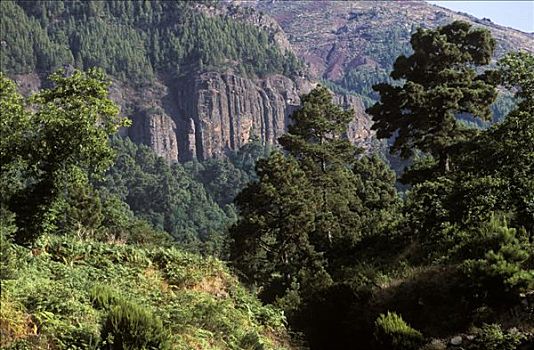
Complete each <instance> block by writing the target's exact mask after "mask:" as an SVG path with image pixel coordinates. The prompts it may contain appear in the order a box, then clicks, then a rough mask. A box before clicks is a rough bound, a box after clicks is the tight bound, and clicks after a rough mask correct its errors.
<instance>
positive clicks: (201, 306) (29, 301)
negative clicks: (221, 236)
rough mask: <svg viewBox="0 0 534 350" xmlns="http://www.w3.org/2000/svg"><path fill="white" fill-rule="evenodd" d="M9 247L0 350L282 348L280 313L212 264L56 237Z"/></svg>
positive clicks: (163, 251)
mask: <svg viewBox="0 0 534 350" xmlns="http://www.w3.org/2000/svg"><path fill="white" fill-rule="evenodd" d="M14 246H15V250H16V251H17V252H18V251H20V252H18V253H17V254H16V255H15V258H14V261H15V263H16V266H17V275H16V276H14V277H13V278H12V279H9V280H6V279H2V280H1V289H2V295H1V297H2V308H1V309H0V332H1V334H2V339H1V340H0V341H1V346H2V348H6V349H15V348H17V346H22V344H23V343H26V344H27V348H31V349H46V348H55V349H58V350H61V349H65V350H66V349H96V348H105V349H107V348H111V349H116V348H121V349H123V348H128V347H129V348H136V349H139V348H143V346H145V347H146V348H151V347H150V346H149V344H148V343H147V342H148V341H150V339H152V340H153V341H157V342H160V341H164V340H167V344H169V345H171V346H172V347H173V348H175V349H184V350H185V349H191V348H201V349H240V348H242V346H245V344H248V345H250V344H252V343H254V344H256V345H258V344H261V346H263V349H275V348H276V349H281V348H284V347H285V346H284V345H282V344H278V343H276V341H277V340H275V339H277V338H278V337H279V339H280V340H283V339H284V338H285V337H287V336H286V335H284V334H285V330H284V328H285V320H284V317H283V315H282V313H281V312H280V311H278V310H276V309H274V308H272V307H266V306H263V305H261V303H260V302H259V301H258V300H257V299H256V298H255V297H254V296H253V295H252V294H250V293H249V292H248V291H247V290H245V289H244V288H243V287H242V286H240V285H239V284H238V283H237V281H236V279H235V277H233V276H232V275H230V273H229V272H228V271H227V269H226V268H225V266H224V265H223V263H221V262H220V261H219V260H216V259H214V258H202V257H200V256H197V255H192V254H188V253H184V252H182V251H179V250H177V249H175V248H162V247H156V246H141V245H138V244H134V245H129V244H116V243H104V242H98V241H94V240H87V239H85V240H80V239H79V238H75V237H65V236H41V237H40V238H39V239H38V241H37V242H36V244H35V245H34V248H33V249H32V250H30V249H28V248H24V247H21V246H18V245H16V244H15V245H14ZM133 300H135V304H134V303H133V302H132V301H133ZM141 305H142V306H141ZM253 335H255V336H253ZM253 337H254V342H253V341H252V338H253ZM112 338H113V344H112V343H111V339H112ZM108 340H109V341H108ZM16 344H19V345H16ZM159 344H160V345H159V346H158V345H155V346H153V348H162V346H161V345H162V343H159ZM152 345H154V343H152ZM258 346H260V345H258Z"/></svg>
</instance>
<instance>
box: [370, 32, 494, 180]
mask: <svg viewBox="0 0 534 350" xmlns="http://www.w3.org/2000/svg"><path fill="white" fill-rule="evenodd" d="M410 43H411V45H412V48H413V51H414V52H413V54H412V55H410V56H409V57H406V56H404V55H401V56H399V58H397V60H396V61H395V64H394V69H393V71H392V72H391V77H392V78H393V79H394V80H397V81H398V82H396V83H394V84H378V85H375V86H374V89H375V90H376V91H378V92H379V94H380V101H379V102H377V103H376V104H375V105H374V106H372V107H371V108H369V109H368V110H367V112H368V113H369V114H371V115H372V117H373V121H374V124H373V129H374V130H376V131H377V136H378V137H379V138H391V137H394V141H393V144H392V146H391V152H392V153H397V152H398V153H400V155H401V156H402V157H404V158H408V157H410V156H412V155H413V153H414V151H416V150H419V151H422V152H424V153H427V154H430V155H431V156H432V157H433V159H434V160H435V162H436V163H437V164H436V165H435V171H436V172H437V173H439V174H443V173H447V172H448V171H450V170H451V164H450V153H451V150H452V149H453V148H454V146H455V145H457V144H458V143H460V142H461V141H465V140H467V139H469V138H471V137H473V135H474V133H475V131H474V130H470V129H467V128H466V127H463V126H462V125H461V124H460V123H459V122H458V120H457V119H458V117H459V116H460V115H461V114H464V115H468V116H470V117H476V118H480V119H483V120H490V118H491V110H490V105H491V104H492V103H493V101H494V100H495V97H496V91H495V87H494V86H493V84H491V83H488V82H486V81H484V79H482V76H481V75H477V72H476V68H477V67H479V66H482V65H486V64H488V63H489V62H490V60H491V57H492V54H493V50H494V47H495V40H494V39H493V38H492V37H491V35H490V33H489V31H487V30H483V29H472V28H471V25H470V24H469V23H466V22H461V21H456V22H453V23H451V24H449V25H446V26H443V27H440V28H438V29H435V30H429V29H418V30H417V32H416V33H415V34H413V35H412V39H411V41H410Z"/></svg>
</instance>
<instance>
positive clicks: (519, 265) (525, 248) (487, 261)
mask: <svg viewBox="0 0 534 350" xmlns="http://www.w3.org/2000/svg"><path fill="white" fill-rule="evenodd" d="M474 236H475V237H476V239H474V240H473V242H472V243H471V245H472V246H476V247H477V248H476V249H475V248H472V249H471V250H470V251H471V252H474V251H476V250H477V249H478V250H479V251H480V250H482V252H479V253H478V254H474V255H475V257H474V258H473V259H466V260H465V261H464V262H463V263H462V264H461V265H460V268H461V270H462V271H463V273H464V274H465V275H466V278H467V280H468V281H469V283H470V284H472V287H473V289H474V292H475V293H474V294H475V296H478V297H479V298H482V299H485V298H490V299H495V300H502V298H504V297H507V296H510V297H514V296H517V295H519V293H520V292H522V291H524V290H526V289H528V288H531V287H532V286H533V285H534V270H532V269H528V266H527V265H528V264H527V261H528V260H529V259H530V258H531V254H532V253H531V251H532V246H531V243H529V239H528V235H527V234H526V232H525V231H524V230H516V229H515V228H509V227H507V224H506V222H502V221H499V220H497V219H495V218H493V219H492V220H491V221H490V222H488V223H486V224H484V225H483V226H482V227H481V228H479V230H478V232H477V233H475V234H474ZM479 254H480V255H481V256H480V255H479ZM476 255H479V256H478V259H477V258H476Z"/></svg>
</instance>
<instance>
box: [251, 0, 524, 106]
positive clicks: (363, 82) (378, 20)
mask: <svg viewBox="0 0 534 350" xmlns="http://www.w3.org/2000/svg"><path fill="white" fill-rule="evenodd" d="M242 4H243V5H244V6H253V7H254V8H256V9H257V10H259V11H262V12H265V13H266V14H268V15H269V16H272V17H273V18H274V19H276V21H277V22H278V23H279V24H280V26H281V27H282V29H283V30H284V32H285V33H286V34H287V35H288V37H289V42H290V44H291V46H292V47H293V49H294V50H295V52H296V53H297V55H298V56H299V57H300V58H301V59H303V60H304V61H305V62H306V63H307V64H308V65H309V69H310V72H311V74H312V76H313V77H314V78H315V79H322V80H327V81H330V82H333V83H334V84H335V85H336V86H339V87H341V88H343V89H346V90H348V91H351V92H355V93H359V94H362V95H365V96H369V95H370V94H371V91H372V90H371V85H372V84H373V83H376V82H379V81H382V80H384V79H387V76H388V75H389V72H390V71H391V69H392V64H393V62H394V60H395V59H396V58H397V56H398V55H399V54H402V53H407V52H408V51H409V40H410V35H411V33H412V32H413V31H414V30H415V29H416V28H418V27H423V28H435V27H437V26H441V25H444V24H447V23H450V22H452V21H454V20H463V21H467V22H470V23H473V24H475V25H476V26H477V27H481V28H485V29H488V30H489V31H490V32H491V33H492V36H493V37H494V38H495V39H496V40H497V48H496V52H495V53H496V57H501V56H502V55H503V54H504V53H505V52H508V51H511V50H527V51H530V52H534V36H533V34H527V33H523V32H521V31H518V30H515V29H512V28H507V27H502V26H499V25H496V24H493V23H491V21H489V20H480V19H477V18H475V17H473V16H470V15H468V14H464V13H458V12H454V11H451V10H448V9H445V8H442V7H439V6H435V5H430V4H428V3H426V2H425V1H422V0H421V1H417V0H415V1H256V2H250V1H244V2H242Z"/></svg>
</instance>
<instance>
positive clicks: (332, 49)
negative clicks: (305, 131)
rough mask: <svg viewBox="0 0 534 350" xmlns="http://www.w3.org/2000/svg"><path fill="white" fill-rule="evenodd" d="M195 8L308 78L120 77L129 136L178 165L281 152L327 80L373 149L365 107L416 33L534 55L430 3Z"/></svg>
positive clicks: (353, 133)
mask: <svg viewBox="0 0 534 350" xmlns="http://www.w3.org/2000/svg"><path fill="white" fill-rule="evenodd" d="M192 6H193V7H194V11H198V12H200V13H202V14H203V15H205V16H207V17H221V18H225V19H230V20H232V21H238V22H244V23H247V24H248V25H252V26H254V27H257V28H260V29H261V31H263V32H264V33H266V37H268V39H265V40H267V41H268V42H269V43H270V44H269V45H271V44H272V45H273V46H276V47H277V48H278V49H280V50H282V51H283V52H287V51H291V52H295V53H296V54H297V55H298V56H299V57H300V59H301V60H302V61H303V62H304V63H305V65H306V69H304V71H305V72H299V73H298V74H293V75H292V78H289V77H286V76H283V75H280V74H274V75H267V76H263V77H262V78H259V77H257V76H251V74H248V75H247V76H245V75H244V73H242V74H238V73H236V72H237V71H240V70H239V69H238V68H239V67H240V65H242V62H240V61H238V60H227V61H225V64H223V65H222V66H221V67H218V68H216V67H204V68H199V66H193V65H190V66H181V67H179V69H178V71H179V72H180V73H179V74H178V75H176V74H175V73H172V74H171V73H169V72H168V71H165V70H162V71H157V70H156V73H157V74H155V79H154V80H153V81H150V82H147V83H146V84H145V85H142V86H139V85H138V84H137V85H135V84H130V83H129V82H128V81H125V79H124V78H115V79H114V80H113V86H112V91H111V95H112V98H113V99H114V100H115V101H116V102H118V103H119V104H120V105H121V107H122V113H123V114H124V115H126V116H128V117H130V118H131V119H132V120H133V126H132V127H131V128H129V129H128V130H122V134H123V135H128V136H129V137H130V138H132V140H134V141H135V142H137V143H144V144H147V145H149V146H150V147H152V148H153V149H154V150H155V151H156V152H157V153H158V154H159V155H161V156H163V157H164V158H165V159H167V160H168V161H170V162H174V161H188V160H191V159H206V158H209V157H214V156H219V155H222V154H224V153H225V152H226V151H228V150H235V149H238V148H239V147H240V146H242V145H243V144H244V143H246V142H247V141H248V140H250V138H251V137H252V136H257V137H259V139H260V140H261V141H262V142H263V143H265V144H267V143H275V142H276V140H277V138H278V137H279V136H280V135H281V134H282V133H283V132H284V131H285V129H286V126H287V124H288V123H289V115H290V114H291V112H292V111H293V110H294V109H295V108H296V107H297V106H298V105H299V104H300V96H301V95H302V94H304V93H307V92H308V91H309V90H310V89H311V88H312V87H313V86H314V85H315V84H316V82H317V81H326V82H327V83H328V84H330V85H329V86H330V87H333V88H334V89H336V91H343V92H344V93H348V94H345V95H341V94H339V95H337V96H336V97H335V101H336V102H337V103H339V104H341V105H343V106H345V107H346V108H352V109H353V110H354V112H355V116H354V121H353V122H352V123H351V125H350V127H349V130H348V131H347V136H348V138H349V139H350V140H352V141H353V142H355V143H357V144H358V145H360V146H364V147H370V145H371V143H372V140H373V134H372V132H371V131H370V126H371V122H370V120H369V117H368V116H367V115H366V114H365V108H364V103H363V101H365V102H366V103H370V102H371V100H370V98H371V99H372V98H373V95H372V91H371V85H372V84H373V83H374V82H376V81H382V80H383V79H386V78H387V75H388V73H389V71H390V69H391V65H392V63H393V61H394V59H395V58H396V57H397V56H398V55H399V54H400V53H404V52H407V50H409V46H408V41H409V38H410V33H411V32H412V31H413V30H415V28H417V27H419V26H423V27H435V26H438V25H443V24H445V23H448V22H450V21H452V20H455V19H462V20H468V21H471V22H473V23H475V24H476V25H478V26H482V27H484V28H488V29H489V30H490V31H491V32H492V34H493V35H494V36H495V37H496V39H497V42H498V48H497V51H498V54H499V55H500V54H502V53H503V52H506V51H509V50H516V49H526V50H530V51H534V48H533V47H532V42H533V35H532V34H527V33H522V32H519V31H516V30H513V29H510V28H504V27H500V26H497V25H494V24H492V23H491V22H489V21H487V20H478V19H476V18H474V17H471V16H468V15H466V14H459V13H456V12H453V11H449V10H446V9H443V8H440V7H437V6H432V5H429V4H427V3H425V2H423V1H400V2H392V1H391V2H380V1H378V2H374V1H278V2H276V1H258V2H254V1H245V2H242V1H231V0H229V1H227V2H226V3H223V4H220V6H219V5H217V6H211V5H205V4H204V3H195V4H193V5H192ZM140 28H142V26H141V27H139V28H137V27H136V29H135V30H141V29H140ZM132 30H133V29H132ZM215 35H216V33H215ZM208 37H209V36H208ZM52 39H54V38H52ZM192 52H194V51H192ZM249 63H250V62H249ZM303 73H305V74H303ZM12 75H13V74H12ZM43 75H44V74H42V72H31V73H30V74H22V75H13V76H14V78H15V79H16V80H17V82H18V83H19V86H20V87H21V90H23V91H24V92H26V93H27V92H29V91H31V90H36V89H37V88H39V86H40V85H41V80H40V76H41V77H42V76H43ZM252 75H253V74H252ZM304 75H306V77H304ZM347 77H348V78H350V79H347ZM358 94H359V95H358Z"/></svg>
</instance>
